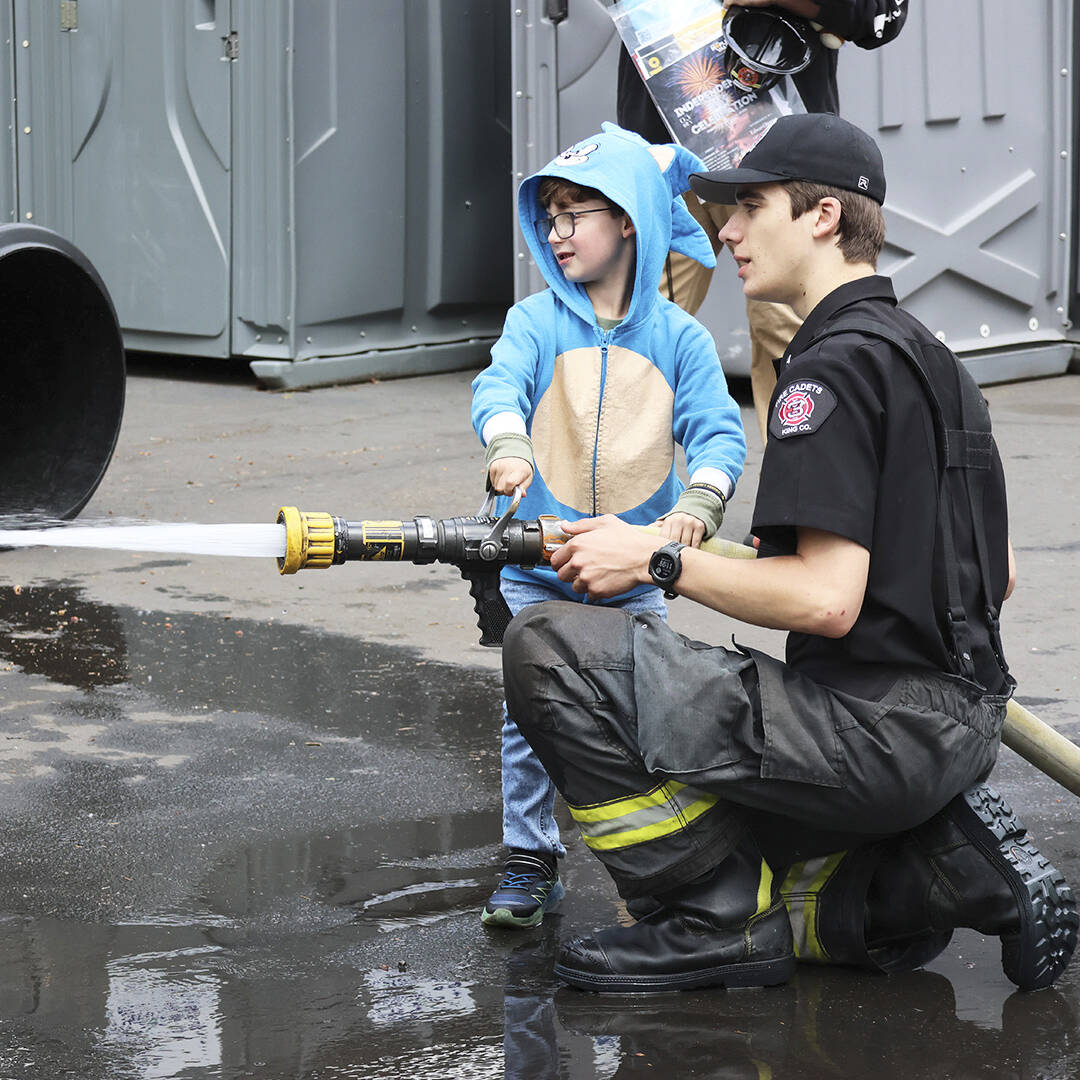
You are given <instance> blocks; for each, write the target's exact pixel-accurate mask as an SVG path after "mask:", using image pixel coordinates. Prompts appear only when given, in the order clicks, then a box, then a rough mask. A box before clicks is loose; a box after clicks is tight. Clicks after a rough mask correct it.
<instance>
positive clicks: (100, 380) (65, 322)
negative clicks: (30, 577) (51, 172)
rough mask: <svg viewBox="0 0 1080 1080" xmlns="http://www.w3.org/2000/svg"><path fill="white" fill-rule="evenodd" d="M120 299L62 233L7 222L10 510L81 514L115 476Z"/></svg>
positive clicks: (3, 362) (4, 295) (5, 481)
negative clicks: (111, 469) (109, 471)
mask: <svg viewBox="0 0 1080 1080" xmlns="http://www.w3.org/2000/svg"><path fill="white" fill-rule="evenodd" d="M124 381H125V365H124V348H123V339H122V337H121V334H120V328H119V325H118V323H117V319H116V314H115V312H114V310H113V306H112V302H111V301H110V299H109V296H108V293H107V292H106V290H105V286H104V284H103V283H102V281H101V279H100V278H99V277H98V275H97V272H96V271H95V270H94V268H93V266H91V264H90V262H89V261H88V260H87V259H86V257H85V256H84V255H83V254H82V253H81V252H80V251H79V250H78V249H77V248H75V247H74V246H73V245H71V244H70V243H68V242H67V241H66V240H64V239H63V238H62V237H60V236H57V235H56V234H55V233H52V232H50V231H49V230H47V229H42V228H38V227H34V226H27V225H6V226H0V400H3V402H4V408H3V411H2V416H3V419H2V422H3V424H4V428H5V431H4V433H3V436H2V437H0V515H5V516H7V515H17V516H19V517H22V518H26V519H33V518H71V517H74V516H75V515H76V514H78V512H79V511H80V510H81V509H82V508H83V507H84V506H85V505H86V503H87V502H88V501H89V500H90V496H91V495H93V493H94V491H95V490H96V489H97V486H98V484H99V483H100V482H101V478H102V477H103V476H104V474H105V470H106V468H107V467H108V464H109V461H110V460H111V458H112V453H113V449H114V448H115V446H116V440H117V437H118V436H119V434H120V422H121V419H122V418H123V412H124Z"/></svg>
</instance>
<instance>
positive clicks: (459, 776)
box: [0, 585, 1080, 1080]
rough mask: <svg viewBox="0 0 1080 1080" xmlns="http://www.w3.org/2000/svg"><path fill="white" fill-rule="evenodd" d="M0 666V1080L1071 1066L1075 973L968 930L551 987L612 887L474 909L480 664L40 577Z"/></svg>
mask: <svg viewBox="0 0 1080 1080" xmlns="http://www.w3.org/2000/svg"><path fill="white" fill-rule="evenodd" d="M4 669H6V670H4ZM0 673H2V674H3V687H4V694H3V698H2V699H0V847H2V850H3V851H4V853H5V859H4V862H3V864H0V865H2V869H0V963H2V964H3V970H4V972H5V978H4V980H3V981H2V982H0V1078H3V1080H7V1077H9V1076H11V1077H16V1076H18V1077H22V1076H40V1077H48V1078H50V1080H51V1078H53V1077H77V1078H79V1080H99V1078H100V1080H126V1078H129V1077H130V1078H133V1080H134V1078H138V1080H144V1078H177V1080H191V1078H204V1077H206V1078H211V1077H213V1078H218V1077H220V1078H226V1080H232V1078H240V1077H258V1078H260V1080H276V1078H279V1077H280V1078H283V1080H284V1078H290V1080H292V1078H303V1080H342V1078H364V1080H379V1078H395V1080H397V1078H399V1077H403V1076H410V1075H413V1074H416V1075H423V1076H424V1077H425V1080H439V1078H444V1077H445V1078H451V1077H452V1078H455V1080H457V1078H470V1077H478V1078H479V1077H483V1078H488V1077H500V1076H504V1075H505V1076H507V1077H512V1078H522V1080H543V1078H547V1077H567V1078H575V1080H576V1078H587V1077H601V1078H608V1077H624V1076H637V1075H654V1076H655V1075H657V1074H659V1073H661V1072H662V1071H667V1072H668V1073H669V1074H671V1075H673V1076H678V1077H680V1078H681V1077H697V1076H701V1077H723V1078H728V1077H730V1078H736V1077H737V1078H743V1077H746V1078H752V1080H761V1078H762V1077H771V1078H774V1080H780V1078H793V1080H802V1078H805V1080H822V1078H831V1077H836V1078H844V1080H851V1078H861V1077H868V1076H874V1077H875V1078H878V1080H890V1078H893V1077H896V1078H899V1077H904V1078H905V1080H907V1078H910V1077H918V1076H925V1075H934V1076H942V1077H946V1076H956V1077H960V1076H975V1075H978V1076H980V1077H1027V1078H1038V1077H1046V1078H1055V1080H1057V1078H1061V1077H1071V1076H1075V1075H1080V1048H1078V1044H1077V1039H1076V1034H1075V1033H1076V1030H1077V1001H1078V1000H1080V995H1078V992H1077V985H1076V982H1075V980H1074V978H1073V976H1072V974H1071V973H1067V974H1066V977H1064V978H1063V979H1062V980H1061V981H1060V983H1059V986H1058V987H1057V988H1055V989H1054V990H1051V991H1045V992H1042V993H1039V994H1034V995H1021V994H1016V993H1013V992H1012V987H1011V986H1010V984H1008V983H1007V982H1006V981H1005V980H1004V978H1003V976H1002V974H1001V969H1000V962H999V958H998V945H997V942H996V941H993V940H984V939H982V938H981V937H979V936H978V935H976V934H974V933H972V932H963V933H960V934H958V935H957V936H956V938H955V939H954V942H953V944H952V946H950V949H949V950H948V951H947V953H946V954H945V955H943V956H942V957H941V958H939V960H937V961H935V962H934V964H933V965H931V968H930V969H929V970H927V971H922V972H915V973H911V974H909V975H904V976H896V977H892V978H888V979H885V978H874V977H870V976H867V975H863V974H859V973H856V972H850V971H843V970H829V969H814V968H802V969H800V971H799V973H798V975H797V977H796V979H795V981H794V982H793V983H792V984H791V985H790V986H787V987H784V988H780V989H778V990H774V991H767V992H765V991H744V992H733V993H730V994H727V993H723V992H703V993H695V994H681V995H677V996H676V997H672V998H668V997H663V996H660V997H644V998H632V997H617V998H606V997H599V996H594V995H588V994H579V993H576V992H574V991H570V990H567V989H565V988H562V989H559V988H557V987H556V984H555V983H554V981H553V978H552V974H551V967H552V962H553V958H554V954H555V951H556V948H557V945H558V942H559V940H560V939H563V938H566V937H568V936H573V934H575V933H579V932H587V931H589V930H591V929H592V928H593V927H595V926H598V925H604V924H607V923H611V922H614V921H615V920H616V918H617V915H618V908H617V901H616V898H615V896H614V893H613V890H612V889H611V886H610V884H609V883H608V882H607V881H606V879H605V878H604V875H603V874H602V872H601V871H600V870H599V869H598V867H597V864H596V863H595V862H594V861H593V860H591V859H589V857H588V856H587V855H586V854H585V853H584V852H583V851H582V850H581V849H580V846H579V845H576V844H575V845H572V849H571V855H570V857H569V858H568V860H567V861H566V866H565V878H566V882H567V886H568V890H569V892H568V897H567V900H566V902H565V904H564V908H563V913H562V914H561V915H559V916H556V917H552V918H550V919H549V920H547V921H546V922H545V925H544V926H543V927H541V928H540V929H538V930H536V931H531V932H528V933H523V934H513V933H505V932H504V933H488V932H486V931H484V930H483V929H482V928H481V927H480V925H479V920H478V918H477V911H478V908H479V906H480V904H481V903H482V901H483V899H484V897H485V896H486V895H487V892H488V890H489V889H490V887H491V885H492V882H493V880H494V869H495V867H496V864H497V859H498V857H499V848H498V844H497V842H496V841H497V837H498V831H499V780H498V729H499V724H498V709H499V704H500V699H501V692H500V687H499V682H498V679H497V678H496V677H495V676H494V675H493V674H492V673H490V672H487V671H477V670H473V669H468V668H460V667H454V666H452V665H447V664H440V663H436V662H428V661H424V660H423V659H421V658H420V657H419V656H418V655H417V654H414V653H412V652H410V651H408V650H406V649H400V648H393V647H388V646H383V645H372V644H370V643H367V642H364V641H361V640H356V639H352V638H347V637H344V636H335V635H332V634H325V633H318V632H314V631H309V630H304V629H300V628H296V627H289V626H282V625H276V624H271V623H257V622H254V621H251V620H229V619H225V618H223V617H221V616H220V615H214V616H204V615H197V614H180V615H172V616H168V617H166V616H164V615H161V614H160V613H149V612H141V611H137V610H133V609H129V608H121V607H109V606H108V605H103V604H95V603H91V602H89V601H87V600H86V599H85V598H84V597H83V596H82V595H81V594H80V593H79V592H78V591H77V590H76V589H73V588H71V587H69V586H67V585H55V586H43V587H40V588H32V589H23V590H22V591H21V592H20V593H19V594H18V595H15V594H13V593H12V592H11V590H5V591H4V592H3V593H0ZM1013 768H1014V769H1015V766H1013ZM1008 775H1011V774H1008ZM1008 775H1007V776H1006V779H1007V780H1008ZM1036 796H1037V797H1038V799H1039V807H1040V813H1039V820H1038V825H1039V828H1040V829H1044V830H1045V833H1043V834H1040V835H1045V834H1049V835H1053V836H1054V837H1055V841H1056V842H1057V843H1058V847H1057V848H1056V849H1055V850H1056V851H1061V850H1062V845H1065V846H1067V847H1069V848H1070V851H1069V857H1068V858H1069V861H1068V863H1067V864H1065V865H1064V866H1063V868H1064V869H1065V871H1066V874H1069V873H1070V872H1071V871H1072V872H1074V871H1075V869H1076V866H1077V862H1078V859H1077V855H1076V852H1075V850H1071V849H1072V848H1073V847H1074V846H1075V845H1074V843H1073V840H1072V838H1071V837H1070V836H1068V835H1065V829H1064V824H1063V822H1065V821H1067V819H1068V817H1069V812H1068V808H1067V807H1063V806H1062V804H1061V803H1060V802H1056V801H1055V800H1056V798H1057V796H1056V795H1055V793H1054V791H1053V790H1052V789H1048V788H1042V787H1040V788H1037V790H1036ZM1027 816H1028V817H1034V815H1027ZM1029 824H1031V825H1032V826H1033V829H1034V826H1035V822H1034V821H1029ZM1055 826H1056V829H1055V828H1054V827H1055ZM1074 876H1075V873H1074Z"/></svg>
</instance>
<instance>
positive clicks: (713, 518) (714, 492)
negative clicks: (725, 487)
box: [660, 484, 724, 540]
mask: <svg viewBox="0 0 1080 1080" xmlns="http://www.w3.org/2000/svg"><path fill="white" fill-rule="evenodd" d="M672 514H690V515H691V516H692V517H696V518H697V519H698V521H703V522H705V539H706V540H708V539H709V537H710V536H712V535H713V533H715V532H716V530H717V529H719V528H720V524H721V522H722V521H723V520H724V496H723V495H721V494H720V490H719V488H715V487H713V486H712V484H691V485H690V486H689V487H688V488H687V489H686V490H685V491H684V492H683V493H682V494H681V495H680V496H679V498H678V500H677V501H676V503H675V505H674V506H673V507H672V508H671V509H670V510H669V511H668V512H667V513H666V514H665V515H664V518H666V517H670V516H671V515H672ZM664 518H661V519H660V520H661V521H663V520H664Z"/></svg>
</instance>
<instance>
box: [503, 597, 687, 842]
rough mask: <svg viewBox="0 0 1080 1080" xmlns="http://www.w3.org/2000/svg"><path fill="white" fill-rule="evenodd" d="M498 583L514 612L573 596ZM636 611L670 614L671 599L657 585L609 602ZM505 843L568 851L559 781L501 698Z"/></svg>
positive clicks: (663, 616) (661, 615)
mask: <svg viewBox="0 0 1080 1080" xmlns="http://www.w3.org/2000/svg"><path fill="white" fill-rule="evenodd" d="M500 588H501V590H502V594H503V597H504V598H505V599H506V605H507V607H509V608H510V611H511V613H512V614H514V615H516V614H517V613H518V612H519V611H521V609H522V608H526V607H529V606H530V605H531V604H541V603H543V602H544V601H545V600H568V599H570V597H568V596H566V594H565V593H562V592H559V591H558V590H557V589H552V588H549V587H548V586H546V585H542V584H540V583H539V582H528V583H526V582H523V581H511V580H508V579H507V578H503V579H502V582H501V585H500ZM611 606H612V607H619V608H622V609H623V610H625V611H629V612H632V613H634V614H638V613H640V612H644V611H652V612H655V613H656V614H657V615H659V616H660V617H661V618H662V619H667V604H665V603H664V594H663V593H662V592H661V591H660V590H659V589H649V590H648V591H647V592H643V593H640V594H638V595H637V596H631V597H628V598H627V599H625V600H622V601H617V602H615V603H614V604H612V605H611ZM502 793H503V844H504V845H505V846H506V847H507V848H519V849H521V850H523V851H539V852H543V853H544V854H546V855H548V854H549V855H554V856H556V857H559V856H562V855H565V854H566V848H565V847H563V844H562V840H560V839H559V826H558V825H557V824H556V823H555V816H554V807H555V785H554V784H553V783H552V782H551V781H550V780H549V779H548V774H547V773H546V772H545V770H544V766H543V765H541V764H540V759H539V758H537V756H536V755H535V754H534V753H533V750H532V747H531V746H530V745H529V744H528V743H527V742H526V741H525V737H524V736H523V735H522V734H521V732H520V731H518V727H517V724H515V723H514V721H513V720H512V719H511V718H510V715H509V714H508V713H507V711H506V703H505V702H503V727H502Z"/></svg>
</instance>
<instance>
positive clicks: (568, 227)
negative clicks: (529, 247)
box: [533, 206, 611, 244]
mask: <svg viewBox="0 0 1080 1080" xmlns="http://www.w3.org/2000/svg"><path fill="white" fill-rule="evenodd" d="M610 213H611V211H610V210H609V209H608V207H606V206H602V207H601V208H600V209H599V210H566V211H564V212H563V213H561V214H553V215H552V216H551V217H545V218H537V219H536V221H534V222H533V224H534V225H535V226H536V235H537V236H538V237H539V238H540V243H541V244H546V243H547V242H548V239H549V238H550V236H551V230H552V229H554V230H555V235H556V236H557V237H558V238H559V239H560V240H569V239H570V237H571V236H573V235H574V229H575V228H577V219H578V218H579V217H582V216H583V215H585V214H610Z"/></svg>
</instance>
